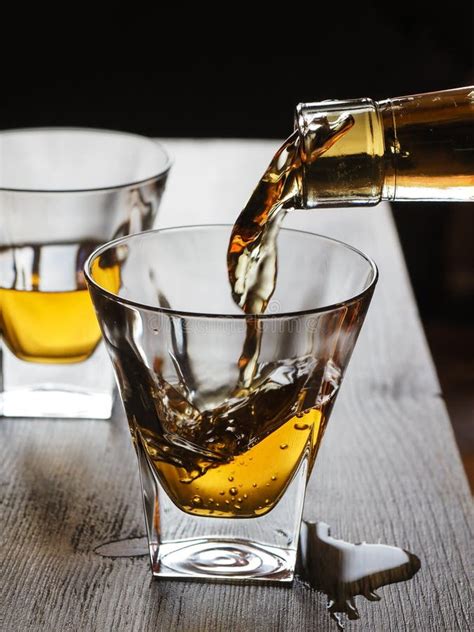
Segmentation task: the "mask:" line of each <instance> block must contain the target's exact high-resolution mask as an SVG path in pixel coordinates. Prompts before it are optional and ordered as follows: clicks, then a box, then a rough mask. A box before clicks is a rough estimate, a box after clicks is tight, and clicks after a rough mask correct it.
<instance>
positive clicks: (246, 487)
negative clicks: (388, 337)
mask: <svg viewBox="0 0 474 632" xmlns="http://www.w3.org/2000/svg"><path fill="white" fill-rule="evenodd" d="M230 231H231V227H230V226H219V225H217V226H209V225H208V226H191V227H181V228H171V229H164V230H158V231H149V232H145V233H142V234H138V235H133V236H130V237H125V238H122V239H119V240H116V241H114V242H111V243H109V244H106V245H104V246H102V247H100V248H99V249H98V250H96V251H95V252H94V253H93V254H92V255H91V256H90V258H89V259H88V261H87V262H86V266H85V276H86V280H87V283H88V286H89V290H90V292H91V296H92V300H93V303H94V306H95V309H96V311H97V316H98V319H99V322H100V325H101V329H102V334H103V337H104V340H105V343H106V346H107V349H108V351H109V354H110V357H111V360H112V363H113V366H114V369H115V374H116V378H117V383H118V386H119V390H120V393H121V397H122V401H123V404H124V407H125V411H126V414H127V418H128V423H129V427H130V432H131V436H132V440H133V444H134V447H135V450H136V454H137V457H138V465H139V471H140V478H141V486H142V494H143V506H144V513H145V523H146V530H147V536H148V542H149V552H150V560H151V569H152V574H153V575H154V576H155V577H171V578H173V577H174V578H187V579H194V578H198V579H208V580H221V581H222V580H225V581H275V582H290V581H291V580H292V578H293V573H294V567H295V560H296V551H297V544H298V534H299V530H300V521H301V516H302V510H303V502H304V495H305V489H306V484H307V481H308V477H309V475H310V473H311V470H312V467H313V465H314V462H315V458H316V454H317V452H318V448H319V445H320V442H321V439H322V437H323V434H324V430H325V428H326V425H327V422H328V418H329V415H330V412H331V409H332V406H333V404H334V400H335V398H336V395H337V393H338V390H339V387H340V384H341V380H342V377H343V374H344V370H345V368H346V366H347V363H348V361H349V358H350V356H351V353H352V350H353V348H354V345H355V342H356V339H357V336H358V334H359V331H360V328H361V325H362V323H363V320H364V317H365V314H366V312H367V308H368V306H369V303H370V300H371V297H372V293H373V291H374V287H375V284H376V281H377V268H376V266H375V264H374V263H373V261H371V260H370V259H369V258H368V257H366V256H365V255H364V254H362V253H361V252H359V251H358V250H356V249H354V248H352V247H350V246H347V245H346V244H343V243H342V242H339V241H335V240H332V239H329V238H326V237H322V236H319V235H315V234H311V233H305V232H300V231H293V230H281V232H280V234H279V237H278V244H277V245H278V277H277V283H276V288H275V292H274V294H273V297H272V299H271V301H270V303H269V305H268V307H267V311H266V312H265V313H264V314H261V315H248V314H247V315H246V314H243V313H242V312H241V310H240V308H238V307H237V306H236V305H235V303H234V301H233V299H232V296H231V289H230V284H229V280H228V276H227V267H226V249H227V244H228V242H229V237H230ZM255 331H258V332H259V336H260V338H259V340H260V341H259V350H258V358H257V363H256V368H255V371H254V374H253V377H252V380H251V383H250V384H249V383H247V384H245V385H244V384H242V382H241V368H242V367H241V366H239V364H241V363H242V357H243V356H242V350H243V348H244V344H247V345H248V342H249V336H250V337H251V336H252V334H253V332H255Z"/></svg>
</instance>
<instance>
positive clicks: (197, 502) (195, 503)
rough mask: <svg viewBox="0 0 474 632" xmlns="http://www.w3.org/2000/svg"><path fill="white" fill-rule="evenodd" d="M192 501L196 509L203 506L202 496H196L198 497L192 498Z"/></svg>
mask: <svg viewBox="0 0 474 632" xmlns="http://www.w3.org/2000/svg"><path fill="white" fill-rule="evenodd" d="M191 501H192V503H193V505H195V506H196V507H198V506H199V505H201V504H202V498H201V496H197V495H196V496H193V497H192V499H191Z"/></svg>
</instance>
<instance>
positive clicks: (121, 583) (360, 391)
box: [0, 140, 472, 632]
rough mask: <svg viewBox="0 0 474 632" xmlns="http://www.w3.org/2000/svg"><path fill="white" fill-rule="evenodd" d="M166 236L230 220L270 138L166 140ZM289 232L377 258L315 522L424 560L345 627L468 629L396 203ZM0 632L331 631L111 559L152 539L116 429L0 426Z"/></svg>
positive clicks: (311, 617) (313, 502) (325, 456)
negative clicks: (394, 216) (337, 241)
mask: <svg viewBox="0 0 474 632" xmlns="http://www.w3.org/2000/svg"><path fill="white" fill-rule="evenodd" d="M168 145H169V146H170V148H171V151H172V153H173V154H174V157H175V166H174V168H173V172H172V175H171V178H170V182H169V186H168V190H167V193H166V195H165V198H164V201H163V207H162V212H161V216H160V218H159V225H162V226H164V225H180V224H188V223H209V222H216V221H218V222H232V221H233V219H234V218H235V215H236V213H237V211H238V209H239V208H240V207H241V206H242V205H243V203H244V202H245V201H246V198H247V197H248V195H249V192H250V190H251V189H252V187H253V186H254V185H255V183H256V180H257V178H258V177H259V175H260V173H261V172H262V170H263V169H264V167H265V166H266V163H267V162H268V161H269V159H270V157H271V155H272V152H273V150H274V148H275V147H276V144H275V143H272V142H267V141H187V140H182V141H170V142H169V143H168ZM287 225H289V226H294V227H298V228H304V229H308V230H313V231H315V232H322V233H325V234H328V235H331V236H335V237H338V238H342V239H344V240H346V241H348V242H350V243H352V244H353V245H355V246H358V247H360V248H362V249H363V250H365V251H366V252H367V253H368V254H370V255H371V256H372V257H373V258H374V259H375V260H376V261H377V263H378V265H379V268H380V282H379V285H378V288H377V290H376V294H375V298H374V301H373V303H372V306H371V309H370V310H369V316H368V318H367V320H366V323H365V325H364V329H363V331H362V334H361V336H360V339H359V342H358V346H357V348H356V351H355V352H354V356H353V359H352V361H351V365H350V367H349V370H348V372H347V376H346V378H345V382H344V384H343V386H342V389H341V394H340V396H339V399H338V402H337V403H336V407H335V410H334V413H333V416H332V419H331V422H330V424H329V429H328V432H327V434H326V437H325V440H324V442H323V446H322V449H321V452H320V455H319V457H318V461H317V463H316V467H315V470H314V473H313V476H312V480H311V483H310V486H309V489H308V494H307V500H306V505H305V515H306V516H307V517H308V518H311V519H319V520H321V519H322V520H324V521H326V522H328V523H329V524H330V525H331V527H332V533H333V535H334V536H336V537H341V538H344V539H345V540H349V541H354V542H355V541H361V540H366V541H368V542H384V543H387V544H396V545H397V546H401V547H403V548H406V549H408V550H410V551H412V552H413V553H415V554H416V555H418V557H420V559H421V562H422V568H421V571H420V572H419V573H418V574H417V575H416V576H415V578H414V579H413V580H412V581H411V582H408V583H406V584H399V585H392V586H387V587H385V588H383V589H381V590H380V591H379V592H380V595H381V596H382V601H381V602H379V603H371V602H368V601H365V600H364V599H363V598H362V597H359V598H358V600H357V605H358V607H359V611H360V614H361V619H362V620H361V621H360V622H354V623H350V624H347V629H348V630H357V629H358V630H376V631H383V632H386V631H394V632H395V631H397V632H398V631H402V630H417V631H425V630H426V631H430V632H431V631H438V630H439V631H449V632H451V631H457V630H460V631H464V630H466V631H467V630H468V629H469V628H470V621H469V606H470V601H469V599H470V597H469V576H468V570H467V566H468V559H469V558H468V554H469V544H470V541H471V540H470V538H471V535H470V526H469V518H470V516H471V510H472V507H471V499H470V495H469V492H468V487H467V483H466V480H465V476H464V473H463V470H462V467H461V464H460V460H459V455H458V452H457V448H456V446H455V443H454V438H453V434H452V430H451V425H450V422H449V419H448V417H447V413H446V409H445V405H444V402H443V399H442V396H441V393H440V388H439V384H438V380H437V377H436V374H435V370H434V367H433V364H432V361H431V358H430V355H429V352H428V349H427V345H426V342H425V338H424V335H423V332H422V328H421V324H420V321H419V317H418V314H417V310H416V305H415V302H414V299H413V295H412V292H411V289H410V286H409V282H408V278H407V273H406V269H405V265H404V262H403V258H402V255H401V251H400V246H399V244H398V240H397V237H396V233H395V230H394V227H393V223H392V220H391V215H390V210H389V208H388V206H387V205H381V206H379V207H377V208H374V209H365V210H364V209H362V210H355V209H351V210H332V211H318V212H316V211H313V212H311V213H309V212H308V213H295V214H293V216H292V217H290V218H289V219H288V221H287ZM0 435H1V440H0V484H1V488H0V489H1V491H0V494H1V501H2V505H1V516H0V519H1V523H0V524H1V531H0V544H1V568H0V630H1V631H2V632H3V631H5V632H15V631H26V630H29V631H31V630H34V631H45V632H46V631H48V632H50V631H55V632H56V631H57V632H59V631H61V632H67V631H82V630H87V631H95V630H97V631H100V632H103V631H107V630H118V631H128V630H131V631H134V632H135V631H136V632H138V631H143V632H145V631H146V632H150V631H155V630H156V631H159V630H164V631H167V632H170V631H175V630H176V631H181V630H183V631H186V632H214V631H215V632H219V631H222V632H224V631H225V632H229V630H232V631H236V632H244V631H247V630H248V631H252V632H253V631H254V630H258V631H263V632H266V631H268V632H277V631H281V632H287V631H293V630H294V631H298V632H299V631H304V630H308V631H309V630H311V631H313V630H318V631H325V630H328V631H329V630H335V624H334V622H333V621H331V620H330V619H329V617H328V615H327V613H326V611H325V599H324V596H323V595H321V594H318V593H316V592H314V591H312V590H310V589H309V588H308V587H306V586H305V585H303V584H302V583H300V582H296V583H295V585H294V586H293V588H278V587H276V588H273V587H263V586H228V585H212V586H210V585H206V584H199V583H188V582H168V581H161V582H156V581H151V579H150V574H149V569H148V565H147V562H146V560H145V559H144V558H141V557H136V558H105V557H101V556H100V555H98V554H97V553H95V552H94V549H95V548H96V547H97V546H99V545H100V544H103V543H106V542H110V541H112V540H118V539H121V538H128V537H139V536H141V535H143V532H144V526H143V518H142V508H141V499H140V490H139V483H138V474H137V468H136V463H135V456H134V454H133V450H132V447H131V443H130V440H129V437H128V430H127V428H126V424H125V422H124V418H123V414H122V412H121V408H120V407H119V406H117V407H116V410H115V413H114V417H113V419H112V421H111V422H104V421H61V420H55V421H48V420H18V419H16V420H12V419H2V420H1V421H0Z"/></svg>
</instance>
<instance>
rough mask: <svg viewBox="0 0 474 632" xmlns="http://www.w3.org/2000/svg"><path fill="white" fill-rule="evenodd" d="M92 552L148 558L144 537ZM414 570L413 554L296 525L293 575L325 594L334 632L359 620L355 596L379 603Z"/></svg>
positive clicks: (326, 529)
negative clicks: (382, 595)
mask: <svg viewBox="0 0 474 632" xmlns="http://www.w3.org/2000/svg"><path fill="white" fill-rule="evenodd" d="M226 502H229V501H226ZM94 552H95V553H97V554H98V555H101V556H102V557H113V558H119V557H142V556H145V555H148V543H147V540H146V538H145V537H142V538H127V539H125V540H117V541H114V542H108V543H106V544H102V545H100V546H98V547H97V548H96V549H94ZM419 569H420V560H419V559H418V558H417V557H416V555H413V553H410V552H409V551H405V550H404V549H401V548H398V547H396V546H389V545H387V544H366V543H365V542H363V543H361V544H352V543H351V542H345V541H344V540H338V539H336V538H334V537H332V536H331V530H330V527H329V525H328V524H326V523H325V522H316V523H314V522H306V521H304V522H303V524H302V525H301V535H300V546H299V556H298V568H297V573H298V575H299V577H300V579H301V580H303V581H304V582H305V583H306V584H308V585H309V586H310V587H311V588H313V589H314V590H317V591H319V592H322V593H324V594H325V595H326V596H327V600H328V612H329V614H330V616H331V618H333V619H334V620H335V621H336V623H337V625H338V628H339V629H340V630H343V629H344V617H345V616H346V617H347V618H348V619H350V620H355V619H359V611H358V609H357V606H356V603H355V597H357V596H360V595H361V596H363V597H365V598H366V599H368V600H369V601H380V599H381V598H380V596H379V595H377V593H376V590H377V589H379V588H382V586H387V585H388V584H395V583H398V582H404V581H407V580H409V579H411V578H412V577H413V576H414V575H415V574H416V573H417V572H418V571H419ZM315 624H316V622H315Z"/></svg>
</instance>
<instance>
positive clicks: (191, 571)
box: [150, 539, 296, 583]
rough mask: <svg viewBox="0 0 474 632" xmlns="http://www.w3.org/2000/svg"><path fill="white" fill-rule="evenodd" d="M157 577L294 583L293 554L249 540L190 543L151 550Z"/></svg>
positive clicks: (177, 543) (166, 545) (162, 545)
mask: <svg viewBox="0 0 474 632" xmlns="http://www.w3.org/2000/svg"><path fill="white" fill-rule="evenodd" d="M150 554H151V559H152V573H153V576H154V577H168V578H170V577H172V578H181V579H206V580H216V581H223V580H224V581H225V580H226V578H227V579H229V580H232V581H236V580H237V581H277V582H288V583H290V582H292V581H293V577H294V572H293V569H294V567H295V562H296V553H295V551H294V550H288V549H283V548H279V547H273V546H268V545H263V544H258V543H255V542H250V541H248V540H234V539H232V540H230V539H228V540H226V539H215V540H212V539H191V540H183V541H181V542H172V543H168V544H165V543H163V544H161V546H160V547H159V549H158V547H153V546H152V547H151V551H150Z"/></svg>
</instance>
